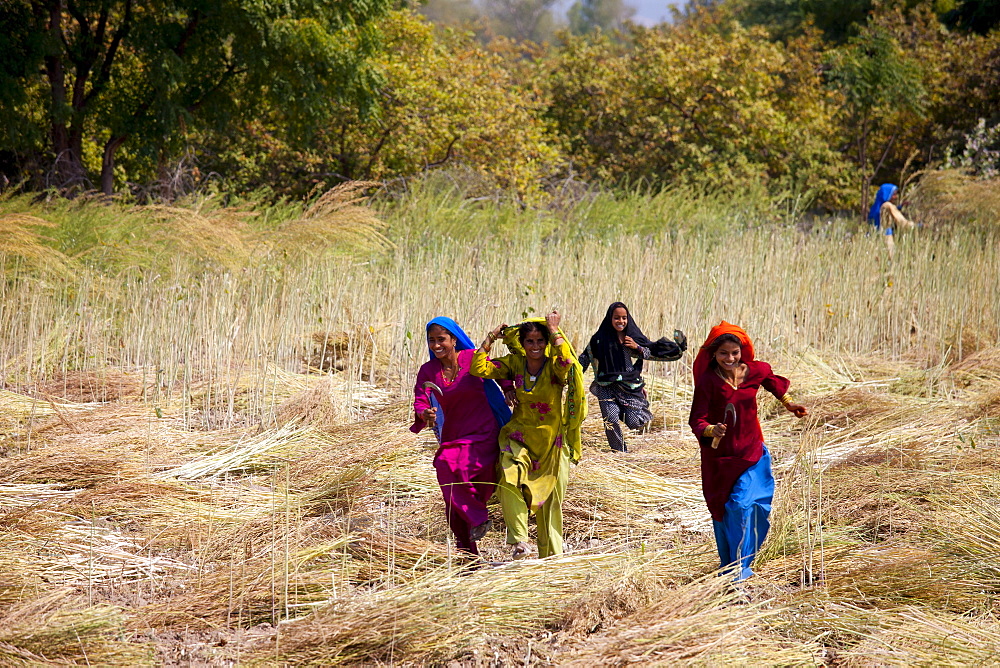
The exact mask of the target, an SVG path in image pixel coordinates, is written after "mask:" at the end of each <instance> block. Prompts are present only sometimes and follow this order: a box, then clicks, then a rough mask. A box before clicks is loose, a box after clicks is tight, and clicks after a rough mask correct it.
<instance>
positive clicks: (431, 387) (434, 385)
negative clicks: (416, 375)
mask: <svg viewBox="0 0 1000 668" xmlns="http://www.w3.org/2000/svg"><path fill="white" fill-rule="evenodd" d="M424 389H425V390H434V391H435V392H437V393H438V396H439V397H443V396H444V392H442V391H441V388H440V387H438V386H437V383H435V382H434V381H431V380H425V381H424Z"/></svg>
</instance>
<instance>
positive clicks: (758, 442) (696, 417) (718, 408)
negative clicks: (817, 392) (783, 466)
mask: <svg viewBox="0 0 1000 668" xmlns="http://www.w3.org/2000/svg"><path fill="white" fill-rule="evenodd" d="M745 364H746V365H747V374H746V378H744V379H743V382H742V383H741V384H740V386H739V389H733V387H732V386H731V385H729V383H727V382H726V381H724V380H723V379H722V378H721V377H719V375H718V374H717V373H716V372H715V367H714V365H713V366H711V367H710V368H709V369H708V370H706V371H705V372H704V373H703V374H702V376H701V378H700V379H699V380H698V382H697V383H696V384H695V391H694V401H692V403H691V417H690V419H689V420H688V424H689V425H691V429H692V431H694V435H695V436H696V437H697V438H698V442H699V443H700V444H701V487H702V491H703V492H704V494H705V502H706V503H707V504H708V510H709V512H710V513H712V519H714V520H715V521H717V522H721V521H722V515H723V512H724V510H725V506H726V501H727V500H728V499H729V495H730V494H731V493H732V491H733V485H735V484H736V480H737V479H738V478H739V477H740V476H741V475H743V472H744V471H746V470H747V469H748V468H750V467H751V466H753V465H754V464H756V463H757V460H759V459H760V457H761V455H762V454H763V452H764V449H763V448H764V434H763V432H761V429H760V421H759V420H758V419H757V390H758V389H759V388H761V387H763V388H764V389H765V390H767V391H768V392H770V393H771V394H773V395H774V396H776V397H778V398H779V399H780V398H781V397H783V396H785V394H786V393H787V392H788V386H789V384H790V383H789V381H788V379H787V378H784V377H782V376H778V375H776V374H775V373H774V372H773V371H771V365H770V364H768V363H766V362H756V361H751V362H745ZM726 404H733V407H734V408H735V409H736V424H735V426H734V425H729V429H728V430H727V431H726V435H725V436H723V437H722V440H721V441H719V448H718V449H713V448H712V439H711V438H710V437H706V436H704V434H705V430H706V429H707V428H708V427H710V426H712V425H715V424H719V423H724V422H725V413H726ZM730 419H731V418H730Z"/></svg>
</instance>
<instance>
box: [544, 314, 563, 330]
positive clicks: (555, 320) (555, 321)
mask: <svg viewBox="0 0 1000 668" xmlns="http://www.w3.org/2000/svg"><path fill="white" fill-rule="evenodd" d="M560 322H562V316H561V315H559V311H557V310H555V309H552V313H549V314H547V315H546V316H545V324H546V325H548V327H549V331H550V332H552V333H553V334H555V333H556V332H558V331H559V323H560Z"/></svg>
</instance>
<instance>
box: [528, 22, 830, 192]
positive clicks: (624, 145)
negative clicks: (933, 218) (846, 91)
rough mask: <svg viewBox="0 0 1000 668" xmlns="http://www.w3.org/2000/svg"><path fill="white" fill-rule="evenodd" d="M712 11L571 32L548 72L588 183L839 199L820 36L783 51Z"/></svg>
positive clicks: (564, 129)
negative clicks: (757, 186)
mask: <svg viewBox="0 0 1000 668" xmlns="http://www.w3.org/2000/svg"><path fill="white" fill-rule="evenodd" d="M762 37H763V33H762V31H761V30H760V29H756V30H745V29H743V28H742V27H740V26H739V25H738V24H735V23H733V22H729V21H723V23H722V24H720V23H717V22H716V19H715V18H713V16H711V15H703V16H701V17H700V18H698V19H697V20H690V21H686V22H684V23H683V24H681V25H680V26H677V27H673V28H672V27H669V26H659V27H656V28H649V29H647V28H639V27H636V28H633V29H632V31H630V34H629V39H628V40H627V41H626V42H625V43H620V44H619V43H616V42H615V41H613V40H612V39H610V37H609V36H607V35H605V34H603V33H602V34H595V35H592V36H586V37H570V38H568V39H567V40H566V42H565V44H564V45H563V46H562V48H561V49H560V52H559V54H558V57H557V58H555V59H554V60H553V61H552V62H551V64H550V67H551V68H552V69H551V72H550V73H549V74H548V75H547V77H546V78H547V79H548V81H549V85H550V86H551V90H550V96H551V103H550V107H549V116H550V118H551V119H552V122H553V124H554V126H555V127H556V128H557V129H558V131H559V133H560V135H562V136H563V137H564V140H565V141H566V143H567V147H568V153H569V154H570V155H571V156H572V157H573V161H574V166H576V167H577V168H578V169H580V170H581V171H582V172H583V173H584V174H585V175H586V176H588V177H590V178H597V179H602V180H604V179H606V180H612V181H622V180H626V181H636V180H645V181H647V182H652V183H657V184H665V183H675V182H695V183H701V184H711V185H713V186H717V187H720V186H721V187H723V188H731V187H738V185H739V184H741V183H745V182H747V181H760V182H763V183H765V184H766V185H767V186H768V187H770V188H771V189H772V190H773V191H774V192H779V191H783V192H796V193H798V194H808V195H809V196H812V197H814V198H819V199H820V200H822V201H824V202H825V203H828V204H839V203H840V200H841V198H842V197H843V188H844V186H845V182H844V165H843V163H842V160H841V158H840V156H839V155H838V154H837V153H836V151H835V150H834V149H833V148H832V147H833V146H835V144H836V135H835V130H836V126H835V124H834V122H833V115H834V110H835V107H834V105H833V104H832V102H833V100H832V96H831V95H830V93H829V92H828V91H826V90H824V87H823V85H822V81H821V80H820V78H819V74H818V72H819V69H820V68H819V65H820V64H821V63H820V62H819V58H818V55H817V54H818V50H817V48H816V46H817V43H816V37H815V35H808V36H806V37H803V38H801V39H800V40H797V41H795V42H793V43H792V44H790V45H788V46H787V47H786V46H782V45H780V44H775V43H772V42H769V41H768V40H766V39H763V38H762Z"/></svg>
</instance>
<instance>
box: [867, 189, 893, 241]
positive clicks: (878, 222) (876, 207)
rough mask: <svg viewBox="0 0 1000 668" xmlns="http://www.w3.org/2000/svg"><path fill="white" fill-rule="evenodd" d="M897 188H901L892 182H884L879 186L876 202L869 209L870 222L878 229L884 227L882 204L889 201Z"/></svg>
mask: <svg viewBox="0 0 1000 668" xmlns="http://www.w3.org/2000/svg"><path fill="white" fill-rule="evenodd" d="M897 190H899V188H897V187H896V186H894V185H893V184H891V183H883V184H882V185H881V186H880V187H879V189H878V193H876V195H875V203H874V204H872V208H870V209H869V210H868V222H869V223H871V224H872V225H874V226H875V229H876V230H878V229H881V228H882V205H883V204H885V203H886V202H888V201H889V200H890V199H891V198H892V196H893V194H895V192H896V191H897Z"/></svg>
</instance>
